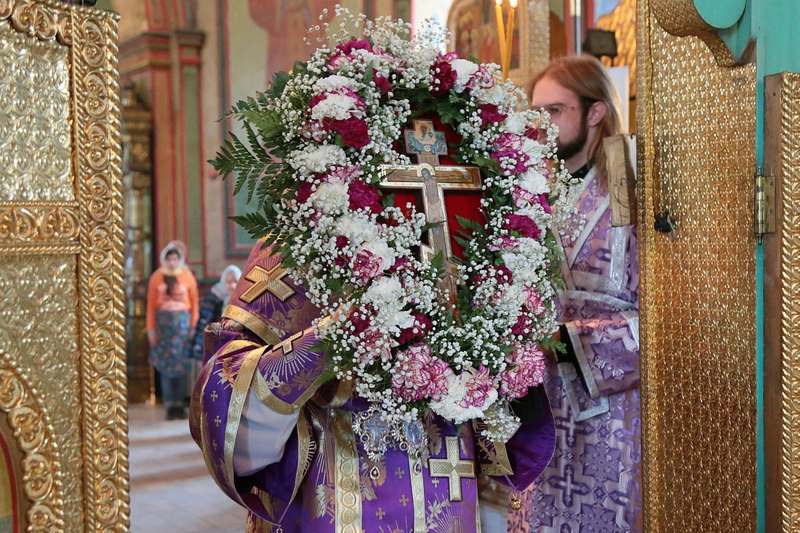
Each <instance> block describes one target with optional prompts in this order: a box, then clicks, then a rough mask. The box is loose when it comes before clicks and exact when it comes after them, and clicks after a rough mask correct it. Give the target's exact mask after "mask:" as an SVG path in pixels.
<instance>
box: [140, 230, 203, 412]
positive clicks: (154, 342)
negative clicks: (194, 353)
mask: <svg viewBox="0 0 800 533" xmlns="http://www.w3.org/2000/svg"><path fill="white" fill-rule="evenodd" d="M185 259H186V246H185V245H184V244H183V243H182V242H180V241H172V242H170V243H169V244H167V245H166V246H165V247H164V249H163V250H162V251H161V268H159V269H158V270H156V271H155V272H154V273H153V275H152V276H150V281H149V283H148V287H147V338H148V340H149V341H150V364H151V365H153V366H154V367H155V368H156V370H158V374H159V377H160V382H161V397H162V400H163V402H164V407H165V408H166V416H167V420H173V419H176V418H186V390H187V387H188V384H187V374H188V372H189V359H188V358H187V357H186V354H187V349H188V346H189V343H190V342H191V334H192V332H193V331H194V325H195V324H196V323H197V319H198V315H199V306H198V301H197V282H196V281H195V279H194V275H193V274H192V271H191V270H189V268H188V267H187V266H186V264H185Z"/></svg>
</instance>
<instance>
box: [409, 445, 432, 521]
mask: <svg viewBox="0 0 800 533" xmlns="http://www.w3.org/2000/svg"><path fill="white" fill-rule="evenodd" d="M407 455H408V477H409V478H410V479H411V501H412V503H413V505H414V533H425V532H426V531H428V529H427V527H426V525H425V481H424V478H423V476H422V462H421V461H419V460H417V468H415V464H414V463H415V461H414V459H412V458H411V455H410V454H407Z"/></svg>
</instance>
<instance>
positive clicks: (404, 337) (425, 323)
mask: <svg viewBox="0 0 800 533" xmlns="http://www.w3.org/2000/svg"><path fill="white" fill-rule="evenodd" d="M430 329H431V319H430V318H428V317H427V316H425V315H423V314H422V313H414V325H413V326H411V327H410V328H407V329H404V330H403V331H401V332H400V337H399V338H398V339H397V342H398V344H400V345H401V346H402V345H403V344H408V343H409V342H413V341H419V340H422V339H423V338H425V335H427V334H428V332H429V331H430Z"/></svg>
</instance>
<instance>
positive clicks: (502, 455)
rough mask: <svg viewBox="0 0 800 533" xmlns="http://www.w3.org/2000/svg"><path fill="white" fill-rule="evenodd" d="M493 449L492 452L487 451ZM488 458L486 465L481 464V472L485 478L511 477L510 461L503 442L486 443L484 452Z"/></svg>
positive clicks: (512, 472) (512, 471) (512, 473)
mask: <svg viewBox="0 0 800 533" xmlns="http://www.w3.org/2000/svg"><path fill="white" fill-rule="evenodd" d="M489 447H493V448H494V451H493V452H492V450H490V449H489ZM484 451H485V452H486V455H487V456H488V457H489V462H488V463H481V471H482V472H483V473H485V474H486V475H487V476H513V475H514V469H513V468H511V460H510V459H509V458H508V448H506V444H505V442H487V443H486V448H485V450H484Z"/></svg>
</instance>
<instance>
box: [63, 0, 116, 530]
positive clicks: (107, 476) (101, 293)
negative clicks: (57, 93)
mask: <svg viewBox="0 0 800 533" xmlns="http://www.w3.org/2000/svg"><path fill="white" fill-rule="evenodd" d="M69 10H70V11H71V14H72V29H71V35H72V39H73V47H72V55H71V65H70V66H71V69H72V75H73V78H72V82H73V85H72V88H71V89H72V93H73V94H74V95H76V97H75V98H74V99H73V103H74V108H73V113H74V116H75V127H74V142H75V150H76V154H77V157H76V177H75V181H76V185H77V196H78V202H79V204H80V220H81V237H80V241H81V253H80V256H79V268H78V272H79V287H80V300H81V302H82V305H81V312H80V321H81V332H82V335H81V378H82V379H81V383H82V387H83V394H82V399H83V426H82V427H83V435H84V449H85V465H84V479H85V498H84V509H83V512H84V519H85V522H84V528H85V529H86V530H89V531H100V530H102V531H105V530H125V529H127V528H128V523H129V516H130V505H129V499H128V459H127V455H128V454H127V438H126V432H127V423H126V388H125V353H124V342H125V336H124V335H125V332H124V325H123V316H124V309H125V306H124V298H125V295H124V290H123V288H124V281H123V269H122V264H123V255H124V235H123V226H122V181H121V146H120V123H119V116H120V110H119V85H118V72H117V57H118V49H117V44H116V39H117V24H118V18H117V17H116V15H112V14H110V13H107V12H100V11H97V10H93V9H87V8H82V7H74V6H73V7H70V8H69ZM78 95H79V96H78Z"/></svg>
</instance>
